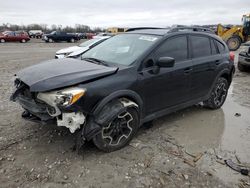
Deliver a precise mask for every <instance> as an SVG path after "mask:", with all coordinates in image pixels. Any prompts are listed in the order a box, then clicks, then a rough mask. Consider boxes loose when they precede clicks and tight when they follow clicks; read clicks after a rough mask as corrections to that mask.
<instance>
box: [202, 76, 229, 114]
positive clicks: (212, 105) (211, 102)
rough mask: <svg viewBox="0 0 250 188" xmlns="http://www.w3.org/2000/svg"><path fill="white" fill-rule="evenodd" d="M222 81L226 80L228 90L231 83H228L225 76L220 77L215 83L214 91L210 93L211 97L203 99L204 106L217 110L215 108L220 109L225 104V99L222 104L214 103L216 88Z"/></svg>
mask: <svg viewBox="0 0 250 188" xmlns="http://www.w3.org/2000/svg"><path fill="white" fill-rule="evenodd" d="M221 82H225V83H226V85H227V90H228V85H229V84H228V81H227V79H226V78H224V77H219V78H218V80H217V81H216V83H215V87H214V88H213V90H212V92H211V94H210V97H209V99H208V100H206V101H203V104H204V107H206V108H209V109H212V110H215V109H219V108H220V107H221V106H222V105H223V104H224V102H225V101H224V102H223V103H222V104H221V105H219V106H217V105H216V104H215V103H214V99H213V93H214V90H215V88H216V86H217V85H218V84H219V83H221ZM226 97H227V96H226ZM226 97H225V100H226Z"/></svg>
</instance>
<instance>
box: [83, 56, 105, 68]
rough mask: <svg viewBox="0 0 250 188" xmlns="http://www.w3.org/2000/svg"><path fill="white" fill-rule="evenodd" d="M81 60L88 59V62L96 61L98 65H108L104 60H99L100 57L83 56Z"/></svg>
mask: <svg viewBox="0 0 250 188" xmlns="http://www.w3.org/2000/svg"><path fill="white" fill-rule="evenodd" d="M82 60H85V61H89V62H92V63H97V64H99V65H100V64H101V65H105V66H109V65H108V64H107V63H106V62H105V61H103V60H100V59H96V58H94V57H85V58H83V59H82Z"/></svg>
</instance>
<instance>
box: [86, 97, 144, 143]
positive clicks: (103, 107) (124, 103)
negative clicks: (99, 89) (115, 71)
mask: <svg viewBox="0 0 250 188" xmlns="http://www.w3.org/2000/svg"><path fill="white" fill-rule="evenodd" d="M105 99H106V98H105ZM105 99H103V101H104V102H103V101H101V102H100V103H99V105H98V106H97V108H96V109H95V111H94V113H93V115H91V116H90V117H89V118H88V122H87V124H86V125H85V127H84V128H83V134H82V135H83V136H84V137H85V138H86V139H87V140H91V139H92V138H93V137H94V136H95V135H97V134H98V133H100V131H101V128H102V125H105V124H107V123H108V122H110V121H112V120H113V119H114V118H115V117H117V116H118V115H119V114H121V113H122V112H125V111H126V109H127V108H135V109H136V110H137V112H138V116H139V117H140V107H139V105H138V104H137V103H136V102H135V101H133V100H130V99H128V98H127V97H126V96H125V95H113V97H111V98H107V99H106V100H105ZM139 119H140V118H139Z"/></svg>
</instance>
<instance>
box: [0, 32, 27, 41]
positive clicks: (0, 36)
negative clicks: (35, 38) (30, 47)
mask: <svg viewBox="0 0 250 188" xmlns="http://www.w3.org/2000/svg"><path fill="white" fill-rule="evenodd" d="M29 40H30V38H29V35H28V34H27V33H26V32H24V31H5V32H3V33H0V42H1V43H3V42H22V43H24V42H27V41H29Z"/></svg>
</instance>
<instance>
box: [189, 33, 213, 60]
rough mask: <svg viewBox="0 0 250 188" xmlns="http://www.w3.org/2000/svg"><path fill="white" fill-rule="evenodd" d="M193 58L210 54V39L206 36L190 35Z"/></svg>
mask: <svg viewBox="0 0 250 188" xmlns="http://www.w3.org/2000/svg"><path fill="white" fill-rule="evenodd" d="M190 40H191V44H192V51H193V58H198V57H205V56H209V55H210V54H211V48H210V41H209V38H208V37H203V36H190Z"/></svg>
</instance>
